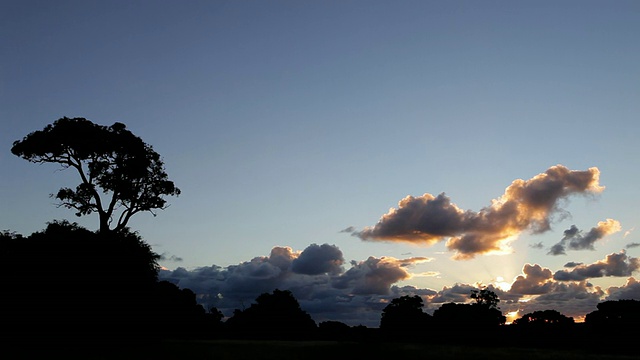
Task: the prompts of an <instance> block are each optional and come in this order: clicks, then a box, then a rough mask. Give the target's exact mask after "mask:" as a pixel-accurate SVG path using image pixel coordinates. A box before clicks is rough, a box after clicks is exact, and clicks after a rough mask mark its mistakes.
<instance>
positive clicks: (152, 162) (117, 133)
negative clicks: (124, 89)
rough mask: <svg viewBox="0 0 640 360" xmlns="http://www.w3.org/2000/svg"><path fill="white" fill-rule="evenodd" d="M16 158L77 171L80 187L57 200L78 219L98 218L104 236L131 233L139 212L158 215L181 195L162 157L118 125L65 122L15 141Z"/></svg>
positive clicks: (64, 190)
mask: <svg viewBox="0 0 640 360" xmlns="http://www.w3.org/2000/svg"><path fill="white" fill-rule="evenodd" d="M11 152H12V153H13V154H14V155H16V156H19V157H21V158H23V159H25V160H27V161H30V162H33V163H56V164H60V165H61V166H62V168H63V169H68V168H72V169H74V170H76V172H77V173H78V175H79V176H80V180H81V182H80V184H79V185H77V186H76V187H75V189H72V188H61V189H60V190H59V191H58V193H57V194H55V195H53V194H52V195H51V196H52V197H55V198H56V199H58V200H60V203H59V206H64V207H66V208H70V209H75V210H76V215H77V216H82V215H87V214H91V213H92V212H97V213H98V216H99V220H100V232H103V233H106V232H109V231H111V230H113V231H120V230H123V229H125V228H126V226H127V223H128V222H129V220H130V219H131V217H132V216H133V215H135V214H137V213H139V212H143V211H148V212H151V213H152V214H154V215H155V212H154V210H156V209H164V208H165V207H166V201H165V199H164V196H177V195H179V194H180V190H179V189H178V188H177V187H176V186H175V185H174V183H173V182H172V181H170V180H169V179H168V176H167V174H166V172H165V170H164V163H163V161H162V160H161V158H160V155H159V154H158V153H156V152H155V151H154V150H153V148H152V147H151V146H150V145H148V144H146V143H145V142H143V141H142V139H140V138H139V137H138V136H135V135H134V134H133V133H131V132H130V131H129V130H127V129H126V126H125V125H124V124H122V123H118V122H116V123H114V124H113V125H111V126H102V125H97V124H94V123H93V122H91V121H89V120H87V119H85V118H67V117H63V118H60V119H58V120H56V121H55V122H54V123H53V124H50V125H47V126H46V127H45V128H44V129H43V130H40V131H35V132H32V133H30V134H28V135H27V136H25V137H24V138H23V139H22V140H18V141H15V142H14V143H13V147H12V148H11ZM118 214H119V215H118ZM114 217H117V220H116V221H115V225H114V226H113V228H112V227H111V226H112V222H113V220H114Z"/></svg>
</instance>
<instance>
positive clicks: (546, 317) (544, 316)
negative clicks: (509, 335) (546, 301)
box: [513, 310, 574, 326]
mask: <svg viewBox="0 0 640 360" xmlns="http://www.w3.org/2000/svg"><path fill="white" fill-rule="evenodd" d="M573 324H574V320H573V318H572V317H568V316H565V315H562V314H561V313H560V312H558V311H556V310H539V311H534V312H531V313H528V314H524V315H523V316H522V317H521V318H519V319H516V320H514V321H513V325H516V326H566V325H573Z"/></svg>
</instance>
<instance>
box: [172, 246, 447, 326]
mask: <svg viewBox="0 0 640 360" xmlns="http://www.w3.org/2000/svg"><path fill="white" fill-rule="evenodd" d="M429 260H430V259H428V258H423V257H413V258H408V259H395V258H392V257H382V258H376V257H369V258H368V259H367V260H364V261H359V262H357V261H353V262H352V263H351V267H350V268H349V269H348V270H346V271H345V269H344V268H343V263H344V259H343V255H342V252H341V251H340V249H339V248H338V247H336V246H334V245H328V244H323V245H317V244H312V245H310V246H308V247H307V248H306V249H304V250H303V251H302V252H297V251H294V250H292V249H291V248H290V247H274V248H273V249H272V250H271V253H270V254H269V256H258V257H254V258H253V259H251V260H250V261H245V262H242V263H240V264H237V265H232V266H228V267H226V268H223V267H219V266H215V265H213V266H208V267H201V268H197V269H195V270H191V271H189V270H186V269H184V268H177V269H175V270H174V271H168V270H162V271H161V272H160V276H159V277H160V279H161V280H168V281H171V282H173V283H175V284H177V285H178V286H179V287H181V288H189V289H191V290H192V291H193V292H195V293H196V294H197V300H198V302H199V303H201V304H202V305H203V306H204V307H205V308H210V307H211V306H215V307H217V308H218V309H219V310H221V311H222V312H223V313H224V314H225V315H226V316H230V315H231V314H232V313H233V310H234V309H241V308H244V307H248V306H249V305H250V304H251V303H252V302H253V301H254V300H255V298H256V297H258V295H260V294H262V293H265V292H271V291H273V290H274V289H276V288H279V289H286V290H290V291H291V292H292V293H293V294H294V296H295V297H296V299H298V301H299V302H300V305H301V306H302V307H303V308H304V309H305V311H308V312H309V314H311V315H312V317H313V318H314V320H315V321H317V322H320V321H326V320H338V321H343V322H345V323H348V324H350V325H359V324H363V325H365V326H372V327H375V326H378V324H379V322H380V314H381V312H382V309H383V308H384V306H385V302H388V301H390V300H391V299H392V298H393V297H395V296H397V295H398V294H409V293H413V294H420V295H425V294H429V295H431V294H432V293H435V292H434V291H432V290H427V289H415V288H413V289H412V288H410V287H403V288H398V287H396V286H394V284H395V283H396V282H398V281H400V280H405V279H409V278H410V277H411V276H412V274H411V273H410V272H409V268H410V267H412V266H413V265H414V264H418V263H422V262H426V261H429ZM425 296H426V295H425Z"/></svg>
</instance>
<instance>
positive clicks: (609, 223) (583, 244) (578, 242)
mask: <svg viewBox="0 0 640 360" xmlns="http://www.w3.org/2000/svg"><path fill="white" fill-rule="evenodd" d="M621 229H622V228H621V226H620V222H618V221H617V220H613V219H607V220H605V221H600V222H598V225H597V226H596V227H593V228H591V230H589V232H588V233H586V234H585V235H583V234H582V231H580V230H579V229H578V228H577V227H576V226H575V225H571V228H569V229H567V230H565V231H564V236H563V237H562V240H560V242H559V243H557V244H555V245H553V246H552V247H551V249H550V250H549V252H548V254H549V255H566V252H565V250H566V248H567V247H568V248H569V250H595V247H594V246H593V244H594V243H595V242H596V241H597V240H600V239H602V238H604V237H605V236H607V235H610V234H613V233H616V232H618V231H620V230H621Z"/></svg>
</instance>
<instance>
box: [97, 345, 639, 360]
mask: <svg viewBox="0 0 640 360" xmlns="http://www.w3.org/2000/svg"><path fill="white" fill-rule="evenodd" d="M129 355H133V354H129ZM336 357H341V358H347V359H348V358H362V359H367V360H368V359H372V360H373V359H412V360H413V359H469V360H483V359H486V360H503V359H505V360H506V359H510V360H511V359H513V360H542V359H549V360H551V359H553V360H556V359H559V360H561V359H575V360H578V359H579V360H596V359H603V360H607V359H610V360H626V359H639V358H640V357H638V356H630V355H614V354H598V353H593V352H589V351H588V350H586V349H585V350H584V351H580V350H573V351H562V350H553V349H526V348H510V347H466V346H451V345H433V344H418V343H357V342H338V341H240V340H216V341H167V342H165V343H163V344H162V345H161V346H159V347H157V348H156V349H155V350H154V351H153V354H150V353H148V352H147V353H145V354H139V356H135V357H129V356H127V353H126V351H125V352H123V353H122V356H120V357H117V358H127V359H129V358H149V359H181V360H182V359H184V360H188V359H216V360H227V359H234V360H235V359H252V360H270V359H278V360H283V359H287V360H289V359H291V360H296V359H304V360H310V359H328V358H329V359H330V358H336ZM99 358H100V359H112V358H116V357H99Z"/></svg>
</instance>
